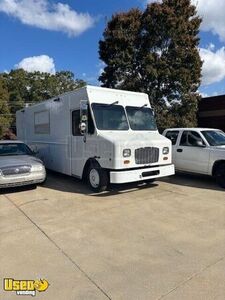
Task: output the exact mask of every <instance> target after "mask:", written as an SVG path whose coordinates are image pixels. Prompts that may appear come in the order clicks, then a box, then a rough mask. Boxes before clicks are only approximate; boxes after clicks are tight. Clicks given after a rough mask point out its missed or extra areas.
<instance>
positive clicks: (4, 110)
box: [0, 76, 11, 136]
mask: <svg viewBox="0 0 225 300" xmlns="http://www.w3.org/2000/svg"><path fill="white" fill-rule="evenodd" d="M8 103H9V93H8V90H7V87H6V81H5V79H4V78H3V77H2V76H0V136H2V134H3V131H4V130H5V129H6V128H7V127H8V126H9V124H10V121H11V117H10V110H9V105H8Z"/></svg>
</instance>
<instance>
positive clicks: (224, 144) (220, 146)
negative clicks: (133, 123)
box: [163, 128, 225, 188]
mask: <svg viewBox="0 0 225 300" xmlns="http://www.w3.org/2000/svg"><path fill="white" fill-rule="evenodd" d="M163 135H164V136H166V137H167V138H168V139H170V140H171V141H172V161H173V163H174V164H175V169H176V170H177V171H182V172H190V173H199V174H205V175H211V176H213V177H215V178H216V180H217V182H218V184H219V185H220V186H222V187H223V188H225V133H224V132H223V131H221V130H219V129H210V128H170V129H166V130H165V131H164V132H163Z"/></svg>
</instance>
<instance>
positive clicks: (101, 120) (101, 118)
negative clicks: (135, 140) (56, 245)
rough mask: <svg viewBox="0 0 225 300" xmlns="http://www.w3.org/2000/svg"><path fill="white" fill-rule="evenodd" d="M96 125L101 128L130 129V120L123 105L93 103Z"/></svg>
mask: <svg viewBox="0 0 225 300" xmlns="http://www.w3.org/2000/svg"><path fill="white" fill-rule="evenodd" d="M92 109H93V113H94V116H95V122H96V126H97V128H98V129H100V130H128V129H129V126H128V122H127V118H126V114H125V111H124V108H123V106H121V105H113V104H112V105H107V104H97V103H93V104H92Z"/></svg>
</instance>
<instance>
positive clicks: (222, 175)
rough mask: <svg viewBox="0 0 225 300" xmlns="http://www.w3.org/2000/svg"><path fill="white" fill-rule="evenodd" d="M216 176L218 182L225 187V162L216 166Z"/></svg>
mask: <svg viewBox="0 0 225 300" xmlns="http://www.w3.org/2000/svg"><path fill="white" fill-rule="evenodd" d="M215 178H216V181H217V183H218V184H219V185H220V186H221V187H222V188H224V189H225V163H221V164H219V165H218V166H217V167H216V170H215Z"/></svg>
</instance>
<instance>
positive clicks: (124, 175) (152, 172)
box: [110, 164, 175, 183]
mask: <svg viewBox="0 0 225 300" xmlns="http://www.w3.org/2000/svg"><path fill="white" fill-rule="evenodd" d="M174 174H175V168H174V165H173V164H171V165H165V166H158V167H153V168H140V169H135V170H123V171H111V172H110V183H128V182H136V181H144V180H148V179H153V178H159V177H165V176H170V175H174Z"/></svg>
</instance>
